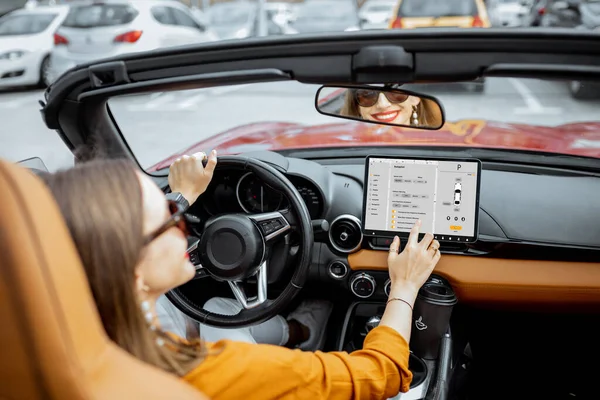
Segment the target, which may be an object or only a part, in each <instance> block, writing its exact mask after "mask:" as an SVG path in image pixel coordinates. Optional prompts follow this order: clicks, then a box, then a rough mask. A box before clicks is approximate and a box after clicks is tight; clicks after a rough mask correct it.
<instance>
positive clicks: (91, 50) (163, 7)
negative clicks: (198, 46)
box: [48, 0, 218, 81]
mask: <svg viewBox="0 0 600 400" xmlns="http://www.w3.org/2000/svg"><path fill="white" fill-rule="evenodd" d="M214 40H218V37H217V36H216V35H215V34H214V33H213V32H212V31H211V30H210V29H209V28H208V27H207V26H206V25H205V24H203V23H202V22H201V21H200V20H199V19H198V18H197V17H196V16H195V15H194V13H193V12H192V11H191V10H190V8H189V7H187V6H185V5H183V4H181V3H179V2H176V1H170V0H155V1H135V0H129V1H126V0H105V1H103V2H101V3H98V2H92V1H87V2H81V3H73V4H72V5H71V10H70V11H69V14H68V15H67V17H66V19H65V21H64V22H63V24H62V25H61V26H60V28H59V29H58V31H57V32H56V33H55V35H54V45H55V46H54V50H53V52H52V56H51V62H50V68H49V74H48V75H49V79H50V80H51V81H54V80H55V79H57V78H58V77H59V76H60V75H62V74H63V73H64V72H65V71H67V70H69V69H70V68H73V67H74V66H76V65H78V64H82V63H86V62H89V61H93V60H97V59H102V58H108V57H114V56H118V55H121V54H125V53H133V52H140V51H148V50H153V49H157V48H162V47H172V46H181V45H187V44H193V43H202V42H209V41H214Z"/></svg>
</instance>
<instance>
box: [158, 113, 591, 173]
mask: <svg viewBox="0 0 600 400" xmlns="http://www.w3.org/2000/svg"><path fill="white" fill-rule="evenodd" d="M398 142H401V143H402V145H403V146H423V145H428V144H430V143H433V142H434V143H435V145H436V146H453V147H463V148H470V147H474V146H475V147H478V148H490V149H505V150H522V151H541V152H548V153H556V154H572V155H579V156H586V157H600V123H597V122H587V123H575V124H566V125H561V126H553V127H548V126H534V125H533V126H532V125H525V124H507V123H498V122H493V121H490V122H488V121H485V120H462V121H455V122H447V123H446V124H445V125H444V127H443V128H442V129H440V130H438V131H419V130H415V129H410V128H401V127H393V126H383V125H365V124H362V123H356V122H346V123H336V124H326V125H313V126H304V125H300V124H294V123H286V122H280V123H257V124H251V125H247V126H240V127H237V128H234V129H231V130H228V131H226V132H223V133H221V134H217V135H215V136H212V137H210V138H209V139H207V140H203V141H201V142H198V143H195V144H194V145H192V146H190V147H188V148H185V149H183V150H182V151H180V152H177V153H175V154H173V155H172V156H170V157H168V158H166V159H164V160H162V161H160V162H158V163H156V164H155V165H153V166H151V167H150V168H149V169H148V171H157V170H160V169H163V168H166V167H168V166H169V165H171V163H172V162H173V161H174V160H175V159H176V158H177V157H181V156H182V155H184V154H193V153H195V152H197V151H203V150H204V149H213V148H218V149H219V152H220V153H222V154H238V153H242V152H245V151H258V150H270V151H282V150H286V149H289V148H294V149H305V150H307V149H316V148H324V147H331V148H339V147H344V146H347V145H351V146H353V147H369V146H396V145H398Z"/></svg>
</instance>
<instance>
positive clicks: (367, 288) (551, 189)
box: [190, 152, 600, 304]
mask: <svg viewBox="0 0 600 400" xmlns="http://www.w3.org/2000/svg"><path fill="white" fill-rule="evenodd" d="M245 155H246V156H249V157H253V158H257V159H260V160H262V161H264V162H267V163H269V164H270V165H272V166H274V167H275V168H277V169H278V170H279V171H280V172H282V173H283V174H284V175H285V176H286V177H287V178H288V179H289V180H290V181H291V182H292V183H293V184H294V186H295V187H296V188H297V190H298V192H299V193H300V195H301V196H302V199H303V200H304V202H305V203H306V206H307V208H308V210H309V213H310V216H311V218H312V219H313V221H315V220H325V221H327V223H328V224H326V225H328V229H327V231H326V232H318V233H317V232H315V234H314V238H315V245H314V247H313V255H312V259H313V263H312V265H311V269H310V272H309V279H311V280H317V281H320V282H321V283H322V282H325V283H328V284H332V285H338V286H341V287H342V288H345V289H347V290H348V291H349V292H351V293H352V295H354V296H355V297H358V298H384V297H385V296H386V293H387V290H389V275H388V273H387V263H386V259H387V250H388V246H389V243H390V239H389V237H380V236H377V235H375V236H369V237H365V236H363V233H362V231H363V227H362V222H361V219H362V216H363V187H364V179H365V166H364V164H365V158H347V159H344V160H339V159H336V160H320V161H319V162H316V161H310V160H305V159H299V158H291V157H285V156H283V155H281V154H278V153H273V152H255V153H248V154H245ZM453 185H454V183H453ZM452 189H454V186H452ZM598 193H600V176H598V175H595V174H593V173H589V172H577V171H570V170H563V169H553V168H548V167H536V166H526V165H514V164H511V165H509V164H502V163H498V162H493V163H492V162H485V161H483V163H482V170H481V187H480V200H479V220H478V232H479V236H478V240H477V241H476V242H475V243H462V242H459V243H453V242H442V246H441V252H442V254H443V256H442V259H441V261H440V262H439V264H438V266H437V267H436V273H437V274H439V275H441V276H443V277H444V278H446V279H448V281H450V283H451V284H452V285H453V286H454V287H455V290H456V292H457V294H458V296H459V299H460V300H461V301H463V302H464V301H466V302H477V303H480V302H504V303H506V302H523V301H527V302H534V303H535V302H538V303H543V304H547V303H556V302H559V301H560V302H567V303H568V302H573V303H577V304H579V303H590V302H593V303H597V304H600V264H599V263H600V201H594V200H593V199H596V198H597V197H598V196H597V194H598ZM287 203H288V200H287V199H286V198H285V196H284V195H283V194H281V193H279V192H278V191H276V190H274V189H273V188H271V187H269V186H268V185H266V184H264V183H263V182H261V181H260V179H258V178H257V177H256V176H254V175H253V174H251V173H248V171H244V170H242V169H223V168H217V170H216V171H215V175H214V177H213V180H212V181H211V184H210V185H209V187H208V189H207V191H206V192H205V193H204V194H203V195H202V196H201V197H200V199H199V201H197V202H196V203H195V204H194V205H193V206H192V207H191V208H190V212H191V213H193V214H196V215H198V216H199V217H200V218H201V219H202V218H204V219H206V218H208V217H210V216H214V215H219V214H222V213H232V212H243V213H260V212H268V211H275V210H279V209H284V208H286V205H287ZM313 225H315V224H313Z"/></svg>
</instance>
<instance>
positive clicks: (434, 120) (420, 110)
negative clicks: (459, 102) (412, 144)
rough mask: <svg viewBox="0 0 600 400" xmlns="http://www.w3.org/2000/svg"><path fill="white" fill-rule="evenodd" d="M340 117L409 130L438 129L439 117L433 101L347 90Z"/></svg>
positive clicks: (389, 93)
mask: <svg viewBox="0 0 600 400" xmlns="http://www.w3.org/2000/svg"><path fill="white" fill-rule="evenodd" d="M340 114H341V115H346V116H350V117H357V118H360V119H363V120H367V121H374V122H380V123H384V124H392V125H402V126H410V127H415V128H419V127H428V128H438V127H440V126H441V121H442V117H441V114H440V108H439V106H438V105H437V104H436V103H435V102H434V101H432V100H429V99H426V98H421V97H418V96H411V95H409V94H407V93H406V92H403V91H400V90H396V91H394V90H392V91H384V90H378V89H376V88H373V89H347V90H346V95H345V98H344V104H343V106H342V108H341V110H340Z"/></svg>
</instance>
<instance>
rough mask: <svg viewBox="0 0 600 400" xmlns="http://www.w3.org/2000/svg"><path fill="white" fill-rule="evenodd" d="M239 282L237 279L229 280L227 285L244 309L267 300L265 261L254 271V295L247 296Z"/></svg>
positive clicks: (256, 305) (254, 306)
mask: <svg viewBox="0 0 600 400" xmlns="http://www.w3.org/2000/svg"><path fill="white" fill-rule="evenodd" d="M241 284H242V282H239V281H229V287H231V291H232V292H233V295H234V296H235V298H236V299H237V301H239V302H240V304H241V305H242V307H244V308H245V309H246V310H250V309H252V308H256V307H258V306H260V305H261V304H263V303H264V302H265V301H267V286H268V285H267V261H266V260H265V261H263V262H262V263H261V264H260V267H259V268H258V271H256V296H255V297H252V298H248V296H247V295H246V292H245V291H244V288H243V287H242V285H241Z"/></svg>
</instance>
